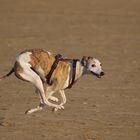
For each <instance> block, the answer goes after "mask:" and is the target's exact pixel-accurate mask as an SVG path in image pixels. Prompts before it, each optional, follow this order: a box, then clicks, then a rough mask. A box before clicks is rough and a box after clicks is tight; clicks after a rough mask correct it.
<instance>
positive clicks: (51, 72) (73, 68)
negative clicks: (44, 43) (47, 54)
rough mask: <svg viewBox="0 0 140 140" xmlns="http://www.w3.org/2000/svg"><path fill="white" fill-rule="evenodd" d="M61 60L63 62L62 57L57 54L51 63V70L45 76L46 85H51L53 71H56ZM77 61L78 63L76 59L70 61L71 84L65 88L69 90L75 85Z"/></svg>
mask: <svg viewBox="0 0 140 140" xmlns="http://www.w3.org/2000/svg"><path fill="white" fill-rule="evenodd" d="M61 60H63V58H62V55H60V54H57V55H56V56H55V61H54V62H53V64H52V66H51V70H50V72H49V73H48V74H47V76H46V79H47V83H48V84H49V85H52V84H53V83H52V81H50V79H51V76H52V74H53V72H54V70H55V69H56V67H57V65H58V63H59V61H61ZM77 61H79V60H78V59H73V60H72V79H71V80H70V81H71V82H70V84H69V86H68V87H67V88H68V89H70V88H71V87H72V86H73V84H74V83H75V75H76V63H77Z"/></svg>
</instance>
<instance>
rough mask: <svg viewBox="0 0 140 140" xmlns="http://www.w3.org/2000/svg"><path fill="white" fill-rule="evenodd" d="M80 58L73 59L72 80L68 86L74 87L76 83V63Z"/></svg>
mask: <svg viewBox="0 0 140 140" xmlns="http://www.w3.org/2000/svg"><path fill="white" fill-rule="evenodd" d="M77 61H78V59H73V63H72V65H73V69H72V80H71V83H70V84H69V86H68V87H67V88H69V89H70V88H72V86H73V84H74V83H75V75H76V63H77Z"/></svg>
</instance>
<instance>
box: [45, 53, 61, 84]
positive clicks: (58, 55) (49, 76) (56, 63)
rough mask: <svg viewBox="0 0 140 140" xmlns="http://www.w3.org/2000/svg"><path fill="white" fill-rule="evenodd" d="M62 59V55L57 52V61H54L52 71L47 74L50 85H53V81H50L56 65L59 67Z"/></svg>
mask: <svg viewBox="0 0 140 140" xmlns="http://www.w3.org/2000/svg"><path fill="white" fill-rule="evenodd" d="M60 60H62V55H61V54H57V55H56V56H55V61H54V62H53V64H52V66H51V70H50V72H49V73H48V74H47V76H46V79H47V83H48V84H49V85H52V82H51V81H50V79H51V76H52V74H53V72H54V70H55V69H56V67H57V65H58V63H59V61H60Z"/></svg>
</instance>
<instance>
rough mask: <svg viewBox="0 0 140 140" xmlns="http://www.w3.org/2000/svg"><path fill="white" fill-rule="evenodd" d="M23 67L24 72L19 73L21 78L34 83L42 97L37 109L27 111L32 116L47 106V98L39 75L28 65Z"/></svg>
mask: <svg viewBox="0 0 140 140" xmlns="http://www.w3.org/2000/svg"><path fill="white" fill-rule="evenodd" d="M21 67H22V69H23V70H22V72H19V73H18V75H19V77H20V78H22V79H24V80H26V81H28V82H30V83H32V84H33V85H34V86H35V88H36V89H37V90H38V93H39V96H40V105H39V106H38V107H37V108H36V109H33V110H28V111H26V113H27V114H30V113H32V112H35V111H38V110H42V109H43V106H44V105H45V104H46V97H45V92H44V87H43V83H42V81H41V79H40V77H39V75H38V74H36V73H35V72H34V71H33V70H32V69H31V68H30V66H29V65H27V64H22V65H21Z"/></svg>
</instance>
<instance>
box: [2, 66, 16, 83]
mask: <svg viewBox="0 0 140 140" xmlns="http://www.w3.org/2000/svg"><path fill="white" fill-rule="evenodd" d="M14 71H15V70H14V68H12V69H11V70H10V71H9V73H7V74H6V75H4V76H2V77H0V81H1V80H3V79H5V78H6V77H8V76H10V75H11V74H12V73H13V72H14Z"/></svg>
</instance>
